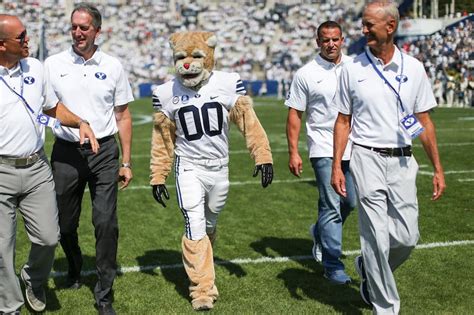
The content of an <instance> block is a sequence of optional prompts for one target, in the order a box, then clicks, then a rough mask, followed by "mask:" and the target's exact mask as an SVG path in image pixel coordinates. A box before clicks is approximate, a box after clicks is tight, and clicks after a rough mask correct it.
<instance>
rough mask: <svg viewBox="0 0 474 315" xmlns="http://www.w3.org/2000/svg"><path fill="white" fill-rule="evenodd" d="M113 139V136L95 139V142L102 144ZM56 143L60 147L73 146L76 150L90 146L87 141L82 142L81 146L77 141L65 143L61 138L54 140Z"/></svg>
mask: <svg viewBox="0 0 474 315" xmlns="http://www.w3.org/2000/svg"><path fill="white" fill-rule="evenodd" d="M114 137H115V136H114V135H111V136H107V137H103V138H100V139H97V142H99V144H102V143H104V142H107V141H109V140H110V139H113V138H114ZM56 142H58V143H60V144H62V145H67V146H74V147H76V148H84V147H86V148H90V146H91V144H90V143H89V142H88V141H87V142H84V143H83V144H82V145H81V144H80V143H79V142H78V141H77V142H72V141H67V140H64V139H61V138H56Z"/></svg>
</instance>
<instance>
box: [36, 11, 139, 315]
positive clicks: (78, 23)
mask: <svg viewBox="0 0 474 315" xmlns="http://www.w3.org/2000/svg"><path fill="white" fill-rule="evenodd" d="M101 23H102V17H101V14H100V12H99V11H98V10H97V8H96V7H94V6H92V5H90V4H87V3H80V4H78V5H76V6H75V8H74V9H73V11H72V14H71V36H72V40H73V44H72V47H71V48H70V49H68V50H66V51H63V52H61V53H59V54H57V55H54V56H51V57H49V58H48V59H47V60H46V62H45V68H46V72H47V74H48V78H49V80H50V81H51V84H52V86H53V89H54V91H55V92H56V95H57V96H58V98H59V99H60V100H61V101H64V102H65V103H66V104H67V105H68V107H69V108H70V109H71V110H72V111H77V113H78V114H80V115H81V117H84V118H85V119H87V120H88V122H89V123H90V125H91V126H92V128H93V129H94V130H95V131H96V136H97V138H98V139H99V140H98V141H99V143H100V145H101V148H100V150H99V152H98V154H96V155H94V154H92V153H91V152H90V150H89V149H88V148H87V147H86V148H81V147H79V146H78V143H77V142H78V135H77V132H75V131H74V130H71V129H70V128H60V129H57V130H55V132H54V134H55V136H56V142H55V144H54V147H53V152H52V155H51V162H52V166H53V175H54V181H55V183H56V188H57V189H56V191H57V200H58V208H59V226H60V229H61V246H62V248H63V250H64V252H65V254H66V258H67V260H68V264H69V269H68V279H67V287H69V288H79V287H80V286H81V282H80V274H81V268H82V254H81V249H80V247H79V241H78V234H77V228H78V225H79V217H80V213H81V201H82V198H83V194H84V189H85V186H86V185H88V187H89V189H90V191H91V199H92V221H93V224H94V227H95V236H96V266H97V274H98V281H97V284H96V286H95V289H94V294H95V300H96V303H97V307H98V310H99V313H100V314H114V313H115V311H114V309H113V307H112V302H113V291H112V285H113V282H114V279H115V276H116V274H117V261H116V257H117V242H118V223H117V213H116V212H117V211H116V210H117V192H118V187H117V178H120V179H121V182H122V183H121V188H125V187H127V185H128V184H129V182H130V180H131V179H132V171H131V164H130V163H131V160H130V158H131V157H130V149H131V141H132V119H131V114H130V111H129V109H128V103H129V102H131V101H133V96H132V92H131V87H130V84H129V82H128V79H127V76H126V74H125V72H124V69H123V67H122V65H121V63H120V62H119V61H118V60H117V59H116V58H114V57H112V56H110V55H108V54H106V53H104V52H103V51H101V50H100V49H99V47H98V46H97V45H95V39H96V38H97V37H98V36H99V34H100V29H101ZM117 132H118V134H119V139H120V147H121V150H122V163H121V165H120V164H119V147H118V145H117V142H116V140H115V134H116V133H117Z"/></svg>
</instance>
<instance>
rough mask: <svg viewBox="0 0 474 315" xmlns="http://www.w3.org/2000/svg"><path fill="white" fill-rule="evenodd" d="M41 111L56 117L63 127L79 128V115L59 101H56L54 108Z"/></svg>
mask: <svg viewBox="0 0 474 315" xmlns="http://www.w3.org/2000/svg"><path fill="white" fill-rule="evenodd" d="M43 113H45V114H46V115H48V116H51V117H54V118H56V119H58V120H59V122H60V123H61V125H63V126H65V127H72V128H79V125H80V123H81V121H82V119H81V118H80V117H79V116H77V115H76V114H74V113H73V112H71V111H70V110H69V109H68V108H67V107H66V106H65V105H64V104H63V103H61V102H58V104H57V105H56V107H54V108H51V109H48V110H43Z"/></svg>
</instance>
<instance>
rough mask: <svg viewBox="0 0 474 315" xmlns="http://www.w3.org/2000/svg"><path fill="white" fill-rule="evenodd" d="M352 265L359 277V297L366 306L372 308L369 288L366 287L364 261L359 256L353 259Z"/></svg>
mask: <svg viewBox="0 0 474 315" xmlns="http://www.w3.org/2000/svg"><path fill="white" fill-rule="evenodd" d="M354 265H355V269H356V271H357V273H358V274H359V277H360V296H361V297H362V300H364V302H365V303H366V304H368V305H370V306H372V302H370V295H369V287H368V285H367V275H366V273H365V268H364V260H363V259H362V256H360V255H359V256H357V257H356V258H355V261H354Z"/></svg>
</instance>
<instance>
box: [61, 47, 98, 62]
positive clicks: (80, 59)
mask: <svg viewBox="0 0 474 315" xmlns="http://www.w3.org/2000/svg"><path fill="white" fill-rule="evenodd" d="M69 55H70V56H71V59H72V61H73V62H74V63H80V64H96V65H98V64H99V63H100V61H101V60H102V51H101V50H100V47H97V49H96V51H95V52H94V54H93V55H92V57H91V59H89V60H84V58H83V57H82V56H79V55H78V54H76V52H75V51H74V49H72V46H71V47H70V48H69Z"/></svg>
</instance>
